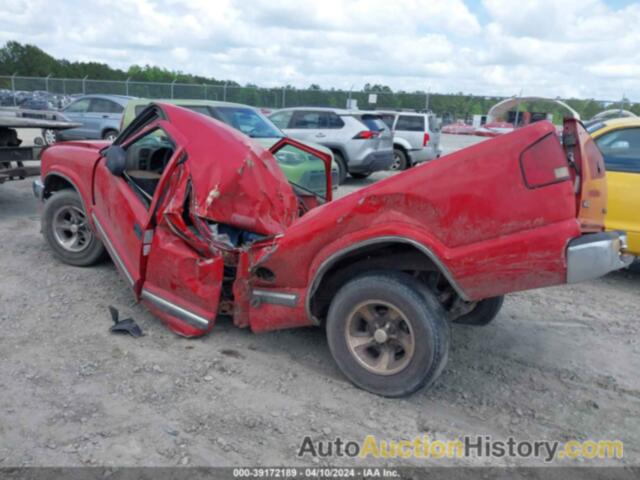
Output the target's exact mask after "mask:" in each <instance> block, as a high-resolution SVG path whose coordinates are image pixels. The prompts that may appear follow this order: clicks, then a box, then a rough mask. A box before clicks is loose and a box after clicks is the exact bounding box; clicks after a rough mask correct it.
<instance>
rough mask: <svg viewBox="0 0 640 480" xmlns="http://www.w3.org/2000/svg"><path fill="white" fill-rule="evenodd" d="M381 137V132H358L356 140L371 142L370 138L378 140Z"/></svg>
mask: <svg viewBox="0 0 640 480" xmlns="http://www.w3.org/2000/svg"><path fill="white" fill-rule="evenodd" d="M379 136H380V132H374V131H373V130H363V131H361V132H358V133H357V135H356V136H355V137H353V139H354V140H369V139H370V138H378V137H379Z"/></svg>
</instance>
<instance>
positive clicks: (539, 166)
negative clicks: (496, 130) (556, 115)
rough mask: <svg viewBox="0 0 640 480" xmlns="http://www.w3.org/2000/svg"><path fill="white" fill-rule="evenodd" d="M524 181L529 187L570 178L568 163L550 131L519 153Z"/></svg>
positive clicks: (541, 185)
mask: <svg viewBox="0 0 640 480" xmlns="http://www.w3.org/2000/svg"><path fill="white" fill-rule="evenodd" d="M520 166H521V167H522V174H523V176H524V182H525V183H526V185H527V187H529V188H538V187H544V186H546V185H551V184H552V183H558V182H564V181H565V180H570V179H571V176H570V173H569V163H568V162H567V159H566V157H565V155H564V151H563V150H562V147H561V146H560V142H558V140H557V138H556V136H555V135H554V134H553V133H550V134H549V135H547V136H546V137H544V138H543V139H542V140H539V141H537V142H536V143H534V144H533V145H531V146H530V147H529V148H527V149H526V150H525V151H524V152H522V155H520Z"/></svg>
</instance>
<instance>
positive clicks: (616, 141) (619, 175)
mask: <svg viewBox="0 0 640 480" xmlns="http://www.w3.org/2000/svg"><path fill="white" fill-rule="evenodd" d="M587 130H588V131H589V133H590V134H591V136H592V137H593V138H594V140H595V142H596V145H598V148H599V149H600V151H601V152H602V156H603V157H604V163H605V166H606V169H607V191H608V197H609V198H608V201H607V215H606V218H605V225H606V228H607V229H608V230H625V231H626V232H627V237H628V240H629V251H630V253H632V254H634V255H636V256H638V255H640V117H632V118H616V119H613V120H603V121H601V122H596V123H591V124H590V125H588V126H587Z"/></svg>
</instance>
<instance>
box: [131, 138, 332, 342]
mask: <svg viewBox="0 0 640 480" xmlns="http://www.w3.org/2000/svg"><path fill="white" fill-rule="evenodd" d="M232 136H234V137H238V138H236V139H235V140H238V139H241V141H240V142H238V141H235V142H227V144H225V145H223V148H220V150H219V151H220V152H224V158H219V159H216V160H215V161H212V160H211V159H210V156H209V155H204V154H203V153H199V152H198V149H197V148H194V149H193V150H195V151H192V149H189V148H188V149H187V152H188V154H187V155H185V157H184V158H183V159H182V160H181V161H180V162H178V163H177V164H176V166H175V169H174V171H173V172H172V173H171V176H170V179H169V181H168V184H167V187H166V189H165V191H164V192H163V194H162V195H163V197H162V200H161V201H160V202H159V203H158V211H157V214H156V219H157V225H156V234H155V235H154V243H155V244H156V245H152V246H151V248H150V251H151V256H154V254H155V256H156V261H155V262H152V261H151V259H150V261H149V263H148V265H149V268H148V271H147V280H149V281H150V282H152V283H153V282H154V281H161V282H164V286H163V290H165V291H166V290H170V291H172V292H175V293H176V298H186V299H187V300H188V301H189V302H190V306H191V309H190V310H191V311H194V310H198V309H200V312H201V316H202V317H203V318H204V319H205V320H206V323H205V322H201V324H200V325H196V324H189V325H184V322H181V321H180V320H179V319H178V320H177V321H176V319H175V318H169V317H170V315H168V314H167V312H162V311H158V309H155V310H154V309H153V308H152V310H154V313H156V314H157V315H158V316H159V317H160V318H161V319H163V320H164V321H165V323H167V324H168V326H169V327H170V328H171V329H172V330H174V331H175V332H176V333H179V334H181V335H185V336H194V335H200V334H203V333H206V332H208V331H210V330H211V328H212V327H213V324H214V322H215V317H216V316H217V315H218V314H221V315H232V316H233V318H234V324H235V325H237V326H239V327H248V326H251V327H252V328H253V325H252V319H251V315H250V311H251V307H252V306H256V305H257V303H259V302H260V300H259V299H257V297H256V293H255V292H254V284H258V285H260V284H264V283H267V284H268V282H269V272H268V271H267V270H266V269H261V268H260V266H259V265H260V263H261V262H262V261H264V260H265V259H266V258H268V257H269V256H270V255H271V254H272V253H273V252H274V251H275V250H276V249H277V242H278V238H280V237H281V236H282V234H283V233H284V232H285V230H286V229H287V227H289V226H290V225H291V224H292V223H293V222H294V221H295V220H296V219H297V218H298V217H299V216H300V215H303V214H304V213H306V212H307V211H308V210H309V209H310V208H313V207H315V206H317V205H318V204H320V203H323V202H324V201H326V200H327V199H329V198H330V197H329V198H322V197H319V196H318V195H317V194H315V193H314V192H307V191H306V190H305V189H304V187H300V186H297V185H293V186H292V185H291V184H290V183H289V181H288V180H287V178H286V177H285V176H284V174H283V173H282V171H281V169H280V167H279V166H278V164H277V163H276V161H275V159H274V156H273V155H274V154H277V152H278V150H280V149H282V148H285V147H286V148H292V147H294V148H296V149H300V150H301V152H300V154H301V155H313V156H314V161H317V160H318V158H320V159H321V160H322V162H323V163H324V164H325V165H326V171H327V178H328V182H327V189H326V192H328V195H330V192H331V184H330V173H329V172H330V167H331V163H330V162H331V158H330V156H328V155H326V154H324V153H322V152H317V151H315V150H312V149H310V148H309V147H308V146H306V145H303V144H299V143H298V142H296V141H294V140H291V139H286V138H285V139H282V140H281V141H280V142H278V143H277V144H276V145H274V146H273V147H272V149H271V151H265V150H262V149H261V148H260V147H259V146H257V145H254V144H253V143H251V142H250V141H249V140H248V139H244V138H243V137H241V136H239V135H238V134H236V133H233V135H232ZM195 147H197V145H195ZM176 242H179V243H180V245H176ZM185 246H186V247H187V248H188V249H189V250H190V251H191V252H190V253H189V254H187V253H185V252H181V249H182V248H184V247H185ZM163 254H166V255H169V256H174V255H180V254H181V255H182V256H184V257H188V256H189V255H190V257H189V258H190V260H189V262H188V266H186V265H183V266H182V267H179V266H177V265H176V266H174V267H172V268H166V269H162V268H160V269H158V268H154V267H153V265H154V264H156V265H157V264H162V263H163V262H165V263H166V260H165V259H163V258H159V257H158V256H159V255H160V256H161V255H163ZM192 265H195V266H196V267H192ZM169 270H173V272H171V271H169ZM160 277H164V279H163V280H158V279H159V278H160ZM167 277H170V278H167ZM165 296H166V295H165ZM212 297H215V298H212ZM143 300H144V296H143ZM152 307H153V306H152ZM194 307H195V308H194ZM207 310H208V311H207ZM262 313H263V312H261V315H262ZM287 313H288V314H290V312H287ZM267 317H268V315H267ZM187 323H189V322H187ZM286 323H287V322H284V324H283V325H282V328H284V327H286V326H287V325H286ZM257 330H264V328H257Z"/></svg>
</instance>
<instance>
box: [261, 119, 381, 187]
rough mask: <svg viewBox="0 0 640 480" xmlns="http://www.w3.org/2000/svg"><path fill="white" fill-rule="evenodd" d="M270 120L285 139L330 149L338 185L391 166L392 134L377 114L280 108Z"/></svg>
mask: <svg viewBox="0 0 640 480" xmlns="http://www.w3.org/2000/svg"><path fill="white" fill-rule="evenodd" d="M269 119H270V120H271V121H272V122H273V123H275V124H276V125H277V126H278V127H280V129H281V130H283V131H284V132H285V133H286V134H287V135H288V136H290V137H293V138H297V139H299V140H303V141H306V142H315V143H319V144H321V145H324V146H325V147H327V148H329V149H331V151H332V152H333V154H334V158H335V160H336V163H337V164H338V170H339V183H342V182H343V181H344V179H345V177H346V176H347V173H349V174H350V175H351V176H352V177H354V178H365V177H368V176H369V175H371V174H372V173H373V172H377V171H379V170H388V169H389V168H390V167H391V165H392V163H393V135H392V133H391V130H390V129H389V128H388V127H387V126H386V125H385V123H384V122H383V121H382V117H381V116H380V115H379V114H378V113H377V112H362V111H358V110H341V109H337V108H319V107H297V108H283V109H282V110H278V111H277V112H275V113H273V114H271V115H270V116H269Z"/></svg>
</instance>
